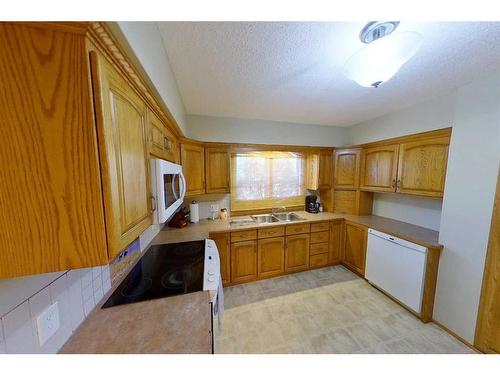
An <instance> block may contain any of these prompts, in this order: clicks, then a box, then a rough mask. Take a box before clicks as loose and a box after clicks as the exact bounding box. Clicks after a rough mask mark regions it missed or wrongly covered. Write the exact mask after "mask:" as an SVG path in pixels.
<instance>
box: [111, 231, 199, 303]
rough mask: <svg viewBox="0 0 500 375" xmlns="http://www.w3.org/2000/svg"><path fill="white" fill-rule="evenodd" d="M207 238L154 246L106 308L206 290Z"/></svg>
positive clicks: (135, 267) (114, 293)
mask: <svg viewBox="0 0 500 375" xmlns="http://www.w3.org/2000/svg"><path fill="white" fill-rule="evenodd" d="M204 261H205V241H204V240H202V241H191V242H180V243H173V244H166V245H154V246H151V247H150V248H149V250H147V251H146V253H145V254H144V255H143V256H142V258H141V259H140V260H139V262H138V263H137V264H136V265H135V266H134V268H133V269H132V271H130V273H129V274H128V276H127V277H126V278H125V279H124V280H123V281H122V283H121V284H120V285H119V286H118V288H117V289H116V290H115V291H114V292H113V294H112V295H111V297H109V299H108V300H107V301H106V303H105V304H104V305H103V306H102V307H103V308H106V307H111V306H117V305H124V304H127V303H134V302H140V301H146V300H150V299H156V298H162V297H170V296H175V295H178V294H185V293H191V292H197V291H200V290H203V264H204Z"/></svg>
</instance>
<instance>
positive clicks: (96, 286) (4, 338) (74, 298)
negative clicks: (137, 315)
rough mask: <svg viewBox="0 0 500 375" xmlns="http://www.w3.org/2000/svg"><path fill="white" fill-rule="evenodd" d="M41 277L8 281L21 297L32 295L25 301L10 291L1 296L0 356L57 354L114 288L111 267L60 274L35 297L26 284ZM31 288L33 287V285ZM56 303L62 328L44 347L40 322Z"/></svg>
mask: <svg viewBox="0 0 500 375" xmlns="http://www.w3.org/2000/svg"><path fill="white" fill-rule="evenodd" d="M42 276H43V275H42ZM40 277H41V276H32V277H28V278H19V280H16V279H11V280H8V284H7V282H4V285H3V287H4V288H13V289H15V291H17V293H16V295H15V297H17V298H19V295H23V294H22V293H21V292H22V291H25V292H26V293H30V294H28V295H23V300H22V301H18V300H16V299H15V298H12V296H11V295H9V293H7V292H4V293H2V294H1V296H2V298H1V299H0V304H1V305H2V315H1V317H0V353H56V352H57V351H58V350H59V349H60V348H61V347H62V346H63V345H64V343H65V342H66V341H67V340H68V339H69V338H70V337H71V335H72V334H73V332H74V331H75V330H76V329H77V328H78V326H79V325H80V324H81V323H82V322H83V321H84V320H85V318H86V317H87V316H88V315H89V314H90V312H91V311H92V310H93V308H94V307H95V305H96V304H97V303H98V302H99V301H100V300H101V299H102V297H103V296H104V294H106V293H107V292H108V291H109V290H110V289H111V277H110V269H109V266H107V265H106V266H98V267H93V268H83V269H75V270H71V271H68V272H64V273H57V274H55V276H54V277H55V278H53V279H49V280H48V281H46V282H41V284H40V285H39V290H37V291H36V292H35V293H33V294H31V292H30V290H31V289H29V288H27V287H26V285H27V284H29V283H30V282H31V283H32V282H33V281H32V280H33V279H35V280H38V278H40ZM1 287H2V285H0V288H1ZM30 287H31V288H33V285H30ZM55 302H57V304H58V309H59V322H60V327H59V329H58V330H57V332H56V333H55V335H54V336H52V337H51V338H50V339H49V340H47V341H46V342H45V343H44V345H43V346H40V345H39V339H38V329H37V324H36V319H37V317H38V315H39V314H40V313H41V312H42V311H44V310H45V309H46V308H48V307H49V306H50V305H52V304H53V303H55ZM6 310H8V311H6Z"/></svg>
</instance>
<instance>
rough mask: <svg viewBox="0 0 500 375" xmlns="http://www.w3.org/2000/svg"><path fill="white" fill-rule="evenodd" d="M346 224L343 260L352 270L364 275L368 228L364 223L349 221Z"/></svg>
mask: <svg viewBox="0 0 500 375" xmlns="http://www.w3.org/2000/svg"><path fill="white" fill-rule="evenodd" d="M344 225H345V232H344V257H343V262H344V264H345V265H346V266H347V267H348V268H350V269H351V270H352V271H354V272H356V273H358V274H360V275H361V276H364V274H365V260H366V242H367V240H368V229H367V228H366V227H365V226H364V225H361V224H357V223H352V222H347V221H346V222H345V224H344Z"/></svg>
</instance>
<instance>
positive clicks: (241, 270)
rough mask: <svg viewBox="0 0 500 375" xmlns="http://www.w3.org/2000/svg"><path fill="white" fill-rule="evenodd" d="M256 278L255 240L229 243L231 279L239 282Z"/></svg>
mask: <svg viewBox="0 0 500 375" xmlns="http://www.w3.org/2000/svg"><path fill="white" fill-rule="evenodd" d="M255 279H257V241H244V242H234V243H232V244H231V281H232V282H233V283H240V282H244V281H252V280H255Z"/></svg>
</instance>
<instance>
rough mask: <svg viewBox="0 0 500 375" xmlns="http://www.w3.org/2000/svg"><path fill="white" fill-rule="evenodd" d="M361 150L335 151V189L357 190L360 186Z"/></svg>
mask: <svg viewBox="0 0 500 375" xmlns="http://www.w3.org/2000/svg"><path fill="white" fill-rule="evenodd" d="M360 155H361V150H360V149H341V150H335V156H334V159H335V162H334V178H333V185H334V188H335V189H357V188H358V186H359V167H360Z"/></svg>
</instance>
